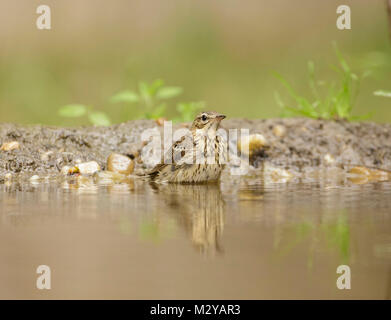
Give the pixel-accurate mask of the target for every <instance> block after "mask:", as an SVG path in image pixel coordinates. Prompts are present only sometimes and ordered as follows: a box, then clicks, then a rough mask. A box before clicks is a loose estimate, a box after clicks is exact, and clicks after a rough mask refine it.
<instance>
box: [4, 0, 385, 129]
mask: <svg viewBox="0 0 391 320" xmlns="http://www.w3.org/2000/svg"><path fill="white" fill-rule="evenodd" d="M40 4H46V5H49V6H50V8H51V11H52V29H51V30H38V29H37V28H36V25H35V22H36V19H37V17H38V14H36V8H37V6H38V5H40ZM341 4H345V5H349V6H350V8H351V10H352V29H351V30H344V31H341V30H338V29H337V28H336V19H337V13H336V9H337V7H338V5H341ZM333 41H335V42H336V43H337V44H338V47H339V49H340V51H341V52H342V53H343V55H344V56H345V58H346V60H347V61H348V62H349V64H350V66H351V67H352V69H353V70H354V71H356V72H357V73H360V72H362V71H364V70H367V69H370V70H371V72H372V73H371V75H370V76H369V77H367V78H366V79H364V80H363V82H362V84H361V88H360V92H359V96H358V98H357V102H356V104H355V108H354V111H353V114H355V115H360V114H366V113H368V112H373V115H372V117H371V119H372V120H374V121H378V122H390V121H391V99H390V98H385V97H376V96H374V95H373V92H374V91H376V90H378V89H384V90H391V46H390V35H389V29H388V20H387V11H386V5H385V1H383V0H354V1H348V0H344V1H343V3H341V1H334V0H296V1H290V0H274V1H267V0H264V1H261V0H245V1H239V0H191V1H190V0H187V1H186V0H165V1H162V0H160V1H157V0H128V1H125V0H116V1H104V0H84V1H80V0H61V1H60V0H47V1H45V2H44V3H42V1H35V0H18V1H14V0H2V1H1V3H0V48H1V50H0V121H1V122H18V123H43V124H56V125H78V124H88V119H86V118H80V119H66V118H62V117H60V116H59V115H58V109H59V108H60V107H62V106H64V105H66V104H70V103H82V104H86V105H91V106H93V107H94V109H96V110H101V111H105V112H106V113H107V114H108V115H109V117H110V118H111V120H112V122H114V123H118V122H121V121H126V120H128V119H131V118H134V117H136V116H137V114H139V113H140V108H141V107H140V106H138V105H137V104H132V105H127V104H121V103H118V104H112V103H110V101H109V98H110V97H111V96H113V95H114V94H115V93H117V92H119V91H121V90H125V89H136V88H137V84H138V82H139V81H147V82H152V81H153V80H155V79H164V81H165V83H166V84H167V85H175V86H180V87H182V88H183V89H184V91H183V94H182V95H181V96H179V97H178V98H175V99H173V100H172V101H171V102H170V103H169V109H168V114H167V116H168V117H175V114H176V112H175V104H176V103H177V102H181V101H205V102H206V104H207V106H208V109H213V110H216V111H220V112H224V113H225V114H227V115H228V116H229V117H248V118H269V117H278V116H280V114H281V109H280V108H279V107H278V105H277V104H276V102H275V100H274V92H275V91H276V90H277V91H279V92H280V93H281V94H282V96H283V97H284V94H285V90H284V89H283V87H282V86H281V83H280V82H279V81H278V80H277V79H276V78H274V77H273V75H272V72H273V71H277V72H279V73H280V74H282V75H283V76H284V77H285V78H286V79H287V80H288V81H289V82H290V83H291V84H292V85H293V87H294V88H295V89H296V90H297V91H299V92H300V93H302V94H303V95H305V94H306V92H307V91H308V92H309V88H308V73H307V61H309V60H312V61H314V63H315V67H316V73H317V77H318V78H319V79H322V80H327V79H329V78H333V77H335V74H334V73H333V71H332V70H330V68H329V66H330V64H337V60H336V56H335V53H334V51H333V46H332V43H333Z"/></svg>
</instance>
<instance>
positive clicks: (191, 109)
mask: <svg viewBox="0 0 391 320" xmlns="http://www.w3.org/2000/svg"><path fill="white" fill-rule="evenodd" d="M204 107H205V103H204V102H203V101H199V102H181V103H178V104H177V106H176V110H177V112H178V113H179V115H180V117H179V118H176V119H174V121H177V122H179V121H182V122H191V121H193V120H194V117H195V116H196V114H197V113H198V112H199V111H201V110H202V109H204Z"/></svg>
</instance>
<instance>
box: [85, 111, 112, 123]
mask: <svg viewBox="0 0 391 320" xmlns="http://www.w3.org/2000/svg"><path fill="white" fill-rule="evenodd" d="M88 119H89V120H90V122H91V123H92V124H93V125H95V126H109V125H110V124H111V121H110V119H109V117H108V116H107V115H106V113H104V112H101V111H93V112H91V113H89V114H88Z"/></svg>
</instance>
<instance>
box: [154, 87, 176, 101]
mask: <svg viewBox="0 0 391 320" xmlns="http://www.w3.org/2000/svg"><path fill="white" fill-rule="evenodd" d="M182 92H183V89H182V88H181V87H162V88H160V89H159V90H158V91H157V93H156V98H158V99H171V98H175V97H177V96H179V95H180V94H181V93H182Z"/></svg>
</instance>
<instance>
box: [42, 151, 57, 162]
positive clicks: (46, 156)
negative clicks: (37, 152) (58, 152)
mask: <svg viewBox="0 0 391 320" xmlns="http://www.w3.org/2000/svg"><path fill="white" fill-rule="evenodd" d="M53 153H54V152H53V151H47V152H44V153H42V154H41V160H42V161H48V160H49V159H50V158H51V156H52V155H53Z"/></svg>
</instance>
